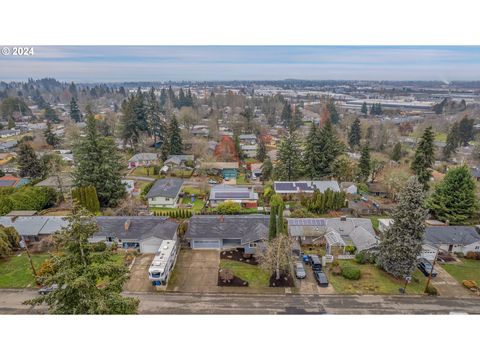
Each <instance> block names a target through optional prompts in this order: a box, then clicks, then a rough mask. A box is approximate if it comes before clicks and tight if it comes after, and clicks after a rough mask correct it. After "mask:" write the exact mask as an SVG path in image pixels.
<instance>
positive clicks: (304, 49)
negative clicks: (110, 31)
mask: <svg viewBox="0 0 480 360" xmlns="http://www.w3.org/2000/svg"><path fill="white" fill-rule="evenodd" d="M34 51H35V55H33V56H31V57H14V56H12V55H8V56H5V55H0V81H25V80H27V79H28V78H34V79H38V78H44V77H53V78H56V79H57V80H60V81H75V82H84V83H88V82H128V81H229V80H253V81H255V80H258V81H260V80H284V79H302V80H372V81H378V80H392V81H407V80H418V81H422V80H424V81H428V80H432V81H443V82H450V81H455V80H458V81H474V80H480V47H479V46H34Z"/></svg>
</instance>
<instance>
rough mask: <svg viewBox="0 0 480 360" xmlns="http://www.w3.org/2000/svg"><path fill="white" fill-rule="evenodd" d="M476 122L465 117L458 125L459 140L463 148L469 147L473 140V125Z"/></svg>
mask: <svg viewBox="0 0 480 360" xmlns="http://www.w3.org/2000/svg"><path fill="white" fill-rule="evenodd" d="M474 122H475V120H474V119H473V118H472V119H469V118H468V117H466V116H465V117H463V118H462V120H460V123H459V124H458V139H459V141H460V144H461V145H462V146H468V143H469V142H470V141H471V140H473V137H474V133H473V129H474V128H473V124H474Z"/></svg>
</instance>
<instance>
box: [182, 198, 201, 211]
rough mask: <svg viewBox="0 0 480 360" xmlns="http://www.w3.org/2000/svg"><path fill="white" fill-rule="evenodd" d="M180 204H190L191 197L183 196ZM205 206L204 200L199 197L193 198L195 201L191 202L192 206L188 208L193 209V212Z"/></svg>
mask: <svg viewBox="0 0 480 360" xmlns="http://www.w3.org/2000/svg"><path fill="white" fill-rule="evenodd" d="M182 204H192V199H191V197H190V196H189V197H184V198H183V199H182ZM204 206H205V202H204V201H203V200H201V199H198V198H195V201H194V202H193V207H191V208H190V209H189V210H193V211H195V212H198V211H200V210H202V209H203V207H204Z"/></svg>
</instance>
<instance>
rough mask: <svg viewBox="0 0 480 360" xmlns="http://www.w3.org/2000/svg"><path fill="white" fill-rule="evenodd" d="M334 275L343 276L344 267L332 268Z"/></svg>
mask: <svg viewBox="0 0 480 360" xmlns="http://www.w3.org/2000/svg"><path fill="white" fill-rule="evenodd" d="M332 274H333V275H341V274H342V267H341V266H340V265H336V266H334V267H332Z"/></svg>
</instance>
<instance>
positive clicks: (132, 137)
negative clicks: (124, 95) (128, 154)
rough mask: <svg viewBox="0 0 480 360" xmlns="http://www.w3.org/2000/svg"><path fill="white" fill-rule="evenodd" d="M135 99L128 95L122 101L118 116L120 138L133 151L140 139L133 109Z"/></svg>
mask: <svg viewBox="0 0 480 360" xmlns="http://www.w3.org/2000/svg"><path fill="white" fill-rule="evenodd" d="M135 101H136V100H135V98H134V97H133V96H130V97H129V98H128V99H125V100H124V101H123V102H122V116H121V118H120V138H121V139H122V140H123V142H124V143H128V144H129V145H130V146H131V147H132V149H133V150H134V151H135V149H136V146H137V144H138V141H139V139H140V129H139V127H138V124H137V122H136V114H135V111H134V102H135Z"/></svg>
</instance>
